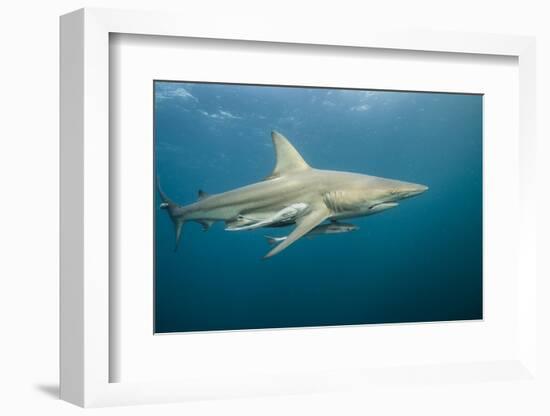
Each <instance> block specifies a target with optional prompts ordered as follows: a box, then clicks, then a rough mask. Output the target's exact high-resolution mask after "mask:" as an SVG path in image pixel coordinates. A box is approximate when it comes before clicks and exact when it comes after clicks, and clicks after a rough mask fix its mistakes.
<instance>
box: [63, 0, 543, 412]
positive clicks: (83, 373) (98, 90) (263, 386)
mask: <svg viewBox="0 0 550 416" xmlns="http://www.w3.org/2000/svg"><path fill="white" fill-rule="evenodd" d="M182 21H183V19H182V17H181V16H178V15H174V14H169V13H151V12H137V11H120V10H107V9H82V10H78V11H76V12H73V13H70V14H68V15H65V16H63V17H62V18H61V201H60V206H61V230H60V232H61V236H60V238H61V281H60V286H61V318H60V319H61V340H60V349H61V352H60V354H61V356H60V359H61V370H60V372H61V389H60V394H61V398H62V399H64V400H67V401H69V402H71V403H75V404H77V405H80V406H85V407H88V406H107V405H119V404H138V403H158V402H167V401H181V400H188V399H192V398H208V397H212V398H216V397H235V396H248V395H254V394H271V393H282V392H283V393H284V392H290V393H296V392H318V391H325V390H333V389H338V388H341V387H342V385H345V384H346V381H345V380H347V382H349V380H350V379H353V380H354V383H362V382H367V383H368V382H369V381H368V380H369V379H370V380H371V381H370V382H371V383H372V382H374V383H376V382H377V380H386V381H385V382H390V383H391V382H392V381H391V379H392V378H393V379H398V378H399V377H396V370H395V369H379V370H377V371H376V372H374V373H376V374H377V375H376V376H374V378H373V376H372V374H373V373H372V372H371V373H369V374H367V375H366V376H365V375H359V376H358V375H357V374H356V372H354V371H352V372H351V373H350V372H349V371H344V370H342V371H340V372H336V373H332V374H330V375H327V376H326V379H323V378H321V379H319V378H318V377H315V378H309V379H307V378H303V379H301V380H296V378H295V376H294V375H292V374H287V375H285V374H282V375H281V376H280V377H279V379H278V380H272V379H269V378H265V379H255V380H248V381H246V382H243V383H241V384H235V383H233V379H232V377H231V375H230V374H220V376H219V377H217V378H216V379H215V380H213V379H210V380H187V381H174V382H171V381H166V382H164V381H163V382H147V383H133V382H132V383H126V382H118V383H113V382H110V375H109V366H110V362H111V361H113V360H114V359H116V358H117V357H114V356H113V353H112V351H111V350H110V348H109V345H110V343H109V337H110V326H109V322H110V317H109V307H110V301H111V298H110V296H109V291H110V290H112V288H111V287H110V282H109V274H110V267H111V263H110V259H109V226H110V212H109V198H110V195H109V184H110V177H109V169H110V164H111V163H113V161H112V160H110V157H109V135H110V132H109V93H110V89H109V88H110V86H109V36H110V34H113V33H123V34H137V35H155V36H171V37H191V38H209V39H226V40H241V41H242V40H245V41H250V42H280V43H282V44H304V45H332V46H335V47H350V46H351V47H356V48H383V49H390V50H391V49H398V50H411V51H431V52H438V53H456V54H485V55H487V54H488V55H505V56H511V57H516V58H517V59H518V65H519V137H520V148H519V164H520V167H519V176H520V177H519V178H517V180H518V182H519V184H520V196H521V198H520V210H519V212H520V214H519V218H518V224H517V226H518V235H519V238H518V240H517V250H518V255H519V258H518V271H517V273H518V276H521V281H520V285H519V286H518V293H517V305H518V323H517V325H518V327H519V334H518V340H519V354H518V356H517V357H515V358H514V359H511V360H509V361H506V362H503V363H501V364H500V365H501V367H498V366H497V367H498V368H499V369H502V368H505V369H506V371H507V373H508V374H516V375H517V380H518V381H519V380H524V379H525V378H533V377H535V379H536V374H537V363H536V355H535V351H536V344H537V342H536V314H537V312H536V302H535V298H536V292H535V290H536V279H537V275H536V267H535V262H536V258H535V256H536V254H535V253H536V250H535V248H536V241H535V240H536V237H535V235H536V218H535V216H534V215H533V211H532V210H530V209H529V207H531V206H533V205H534V202H533V201H534V186H535V178H534V169H535V164H534V159H535V155H534V143H535V130H534V126H535V124H536V123H535V119H534V117H535V114H536V113H535V41H534V39H533V38H530V37H518V36H508V35H486V34H465V33H437V34H434V33H428V32H402V33H399V32H393V31H391V32H377V31H372V32H369V31H368V30H367V31H361V33H356V32H352V31H350V32H342V31H340V32H338V33H330V32H327V31H326V30H324V28H318V29H317V30H315V28H313V30H308V32H307V33H305V32H302V31H301V30H300V28H297V27H288V28H285V31H284V32H282V31H280V30H279V25H278V24H277V23H276V22H274V23H273V25H265V23H264V22H262V24H261V25H258V24H256V23H254V22H252V21H251V22H249V24H248V26H242V25H241V26H239V32H238V33H236V32H235V28H234V27H233V25H232V24H231V22H227V21H224V20H223V19H219V20H217V21H216V22H212V21H211V22H210V23H211V24H208V25H205V24H204V22H203V21H201V19H196V20H193V19H186V23H185V25H182V24H181V22H182ZM111 168H112V166H111ZM469 365H470V364H463V365H459V366H458V367H457V365H456V364H452V363H447V364H441V367H437V366H436V367H433V366H432V367H430V368H427V369H425V370H422V371H420V374H421V378H430V377H433V374H434V372H435V373H439V372H443V373H445V371H446V370H445V368H447V370H449V371H450V372H451V373H453V374H455V375H456V374H457V373H460V374H461V376H460V377H462V379H463V380H465V381H471V382H476V381H478V380H476V379H475V378H472V377H471V376H470V375H469V374H470V373H469V372H468V371H467V369H468V368H469V367H468V366H469ZM472 365H473V366H474V367H475V368H478V369H479V368H487V367H490V366H491V365H494V363H491V362H487V363H476V364H472ZM476 366H478V367H476ZM479 366H481V367H479ZM293 380H294V381H293ZM373 380H374V381H373ZM388 380H389V381H388Z"/></svg>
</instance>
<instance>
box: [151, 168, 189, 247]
mask: <svg viewBox="0 0 550 416" xmlns="http://www.w3.org/2000/svg"><path fill="white" fill-rule="evenodd" d="M157 190H158V192H159V194H160V199H161V200H162V203H161V204H160V208H162V209H165V210H166V211H168V214H169V215H170V219H171V220H172V223H173V224H174V230H175V231H176V245H175V247H174V251H176V250H177V249H178V245H179V242H180V240H181V230H182V227H183V223H184V222H185V221H184V220H183V219H182V218H181V216H180V215H177V214H178V212H177V211H178V209H179V208H180V207H179V205H178V204H176V203H174V202H173V201H172V200H171V199H170V198H168V196H167V195H166V194H165V193H164V191H163V190H162V188H161V187H160V181H159V179H158V178H157Z"/></svg>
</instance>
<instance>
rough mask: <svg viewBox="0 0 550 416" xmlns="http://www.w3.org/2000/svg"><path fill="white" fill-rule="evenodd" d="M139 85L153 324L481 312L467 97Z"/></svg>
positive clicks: (477, 170) (455, 316)
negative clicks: (148, 182) (147, 161)
mask: <svg viewBox="0 0 550 416" xmlns="http://www.w3.org/2000/svg"><path fill="white" fill-rule="evenodd" d="M153 88H154V94H155V110H154V111H155V114H154V115H155V117H154V120H155V126H154V128H155V154H156V177H157V178H158V182H159V183H158V185H157V186H158V187H159V193H158V194H157V204H156V205H157V207H158V209H157V210H156V215H155V218H156V220H155V244H156V256H155V333H169V332H186V331H207V330H229V329H259V328H277V327H303V326H308V327H311V326H323V325H351V324H367V323H395V322H401V323H402V322H420V321H445V320H470V319H482V318H483V316H482V280H483V279H482V271H483V270H482V148H483V146H482V143H483V140H482V110H483V105H482V100H483V97H482V95H480V94H457V93H453V94H445V93H427V92H403V91H372V90H360V89H358V90H352V89H333V88H308V87H298V86H293V87H285V86H265V85H238V84H222V83H200V82H193V83H188V82H172V81H155V82H154V85H153ZM270 127H275V128H277V129H278V130H281V131H284V132H285V134H288V137H289V138H287V137H286V136H285V135H283V134H282V133H280V132H279V131H275V130H274V131H271V130H270ZM287 131H288V133H286V132H287ZM290 137H292V140H291V139H290ZM443 137H444V138H445V139H444V140H442V138H443ZM331 138H332V139H331ZM297 149H300V150H297ZM306 160H307V161H306ZM271 165H274V168H273V169H272V171H271V172H270V169H271V168H272V166H271ZM327 167H333V168H335V169H339V170H328V169H324V168H327ZM367 167H370V168H367ZM365 170H367V171H368V172H369V173H373V172H374V173H377V174H378V176H372V175H367V174H362V173H359V172H362V171H365ZM433 172H438V173H439V174H438V175H437V177H434V175H433ZM390 178H391V179H390ZM396 178H399V179H396ZM405 179H406V180H407V181H405ZM254 180H255V181H254ZM247 181H248V184H247ZM197 182H200V184H201V185H200V186H197ZM417 182H418V183H417ZM161 183H162V184H161ZM426 184H429V188H431V192H429V193H426V191H427V190H428V185H426ZM203 188H204V189H203ZM197 189H199V190H198V192H197ZM211 191H214V192H213V193H211ZM174 194H175V195H181V196H179V197H178V198H176V197H175V196H173V195H174ZM413 197H414V199H415V200H412V199H413ZM409 199H411V201H409ZM177 200H180V201H185V200H187V201H189V202H188V203H187V204H185V205H183V204H180V203H177V202H175V201H177ZM195 200H196V201H195ZM458 201H460V202H458ZM162 210H164V211H166V214H165V213H162V212H161V211H162ZM405 210H408V211H409V212H408V213H407V212H403V211H405ZM400 211H401V215H400V214H399V212H400ZM382 213H384V215H376V216H375V217H372V219H371V217H370V216H371V215H374V214H382ZM367 217H368V218H367ZM458 218H468V221H466V222H464V221H457V219H458ZM192 223H195V224H196V225H195V227H193V225H194V224H192ZM217 223H222V224H221V227H219V226H218V224H217ZM203 231H208V232H209V235H203ZM182 235H183V236H182ZM321 236H323V237H322V238H320V237H321ZM180 240H183V241H180ZM298 242H299V244H296V247H294V246H293V247H290V246H291V244H293V243H298ZM180 246H181V248H180ZM174 247H176V248H178V249H177V250H174ZM287 248H288V250H287ZM291 248H292V250H291ZM283 251H284V252H283ZM279 253H280V255H278V254H279ZM275 255H277V258H273V259H272V257H274V256H275ZM260 258H263V259H264V260H267V259H269V261H261V260H259V259H260ZM212 259H215V261H211V260H212Z"/></svg>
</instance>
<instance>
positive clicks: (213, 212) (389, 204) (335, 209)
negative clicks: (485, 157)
mask: <svg viewBox="0 0 550 416" xmlns="http://www.w3.org/2000/svg"><path fill="white" fill-rule="evenodd" d="M271 137H272V139H273V145H274V148H275V156H276V163H275V168H274V169H273V172H272V173H271V175H269V176H268V177H267V178H265V179H264V180H263V181H261V182H256V183H253V184H251V185H248V186H243V187H241V188H237V189H234V190H231V191H227V192H223V193H220V194H215V195H206V194H205V193H204V192H202V191H199V200H198V201H197V202H195V203H192V204H189V205H184V206H182V205H178V204H176V203H174V202H173V201H172V200H170V198H168V196H167V195H166V194H165V193H164V192H163V191H162V190H161V189H160V186H159V193H160V195H161V199H162V201H163V202H162V204H161V208H164V209H166V210H167V211H168V214H169V215H170V218H171V219H172V222H173V223H174V227H175V230H176V249H177V246H178V243H179V241H180V238H181V230H182V226H183V224H184V223H186V222H189V221H196V222H199V223H201V224H202V225H203V227H204V229H205V230H208V228H209V227H210V226H211V225H212V223H214V222H216V221H225V223H226V225H227V224H232V223H234V222H236V221H238V219H239V218H243V217H251V218H258V219H266V218H270V217H274V216H275V215H276V214H277V213H279V212H280V211H281V210H283V209H285V208H286V207H289V206H290V205H292V204H306V205H307V208H306V209H305V210H304V211H302V212H300V214H299V216H298V217H296V218H294V219H293V223H295V224H296V227H295V228H294V230H293V231H292V232H291V233H290V234H289V235H288V237H287V238H286V239H285V240H284V241H282V242H281V243H280V244H279V245H277V246H275V247H274V248H273V249H272V250H271V251H269V252H268V253H267V254H266V255H265V257H264V258H269V257H272V256H274V255H275V254H277V253H280V252H281V251H283V250H284V249H285V248H287V247H288V246H290V245H291V244H292V243H294V242H295V241H296V240H298V239H299V238H300V237H302V236H304V235H305V234H307V233H308V232H309V231H311V230H312V229H314V228H315V227H316V226H318V225H320V224H321V223H323V222H324V221H326V220H340V219H346V218H355V217H362V216H366V215H371V214H374V213H377V212H380V211H383V210H387V209H389V208H393V207H395V206H397V201H400V200H402V199H405V198H409V197H412V196H415V195H419V194H421V193H423V192H425V191H426V190H427V189H428V187H427V186H425V185H420V184H415V183H409V182H402V181H398V180H393V179H386V178H380V177H376V176H369V175H363V174H359V173H351V172H339V171H330V170H320V169H314V168H312V167H310V166H309V165H308V164H307V163H306V162H305V161H304V159H303V158H302V156H301V155H300V154H299V153H298V151H297V150H296V149H295V148H294V147H293V146H292V145H291V144H290V142H289V141H288V140H287V139H286V138H285V137H284V136H283V135H282V134H280V133H277V132H275V131H274V132H272V134H271Z"/></svg>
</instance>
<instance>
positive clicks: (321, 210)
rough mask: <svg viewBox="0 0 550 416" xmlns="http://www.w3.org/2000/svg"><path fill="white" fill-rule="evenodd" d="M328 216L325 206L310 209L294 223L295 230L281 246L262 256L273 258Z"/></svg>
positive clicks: (328, 212)
mask: <svg viewBox="0 0 550 416" xmlns="http://www.w3.org/2000/svg"><path fill="white" fill-rule="evenodd" d="M329 215H330V211H329V209H328V208H327V207H326V206H325V205H321V204H319V205H317V206H314V207H312V210H311V211H310V212H309V213H307V214H305V215H304V216H303V217H300V218H299V219H298V220H297V221H296V224H297V225H296V228H295V229H294V231H292V232H291V233H290V234H289V235H288V237H287V238H286V239H285V241H283V242H282V243H281V244H279V245H278V246H276V247H275V248H273V249H272V250H271V251H270V252H269V253H267V254H266V255H265V256H264V259H267V258H269V257H273V256H274V255H275V254H277V253H280V252H281V251H283V250H284V249H285V248H287V247H288V246H289V245H291V244H292V243H294V242H295V241H296V240H298V239H299V238H300V237H302V236H304V235H305V234H307V233H308V232H310V231H311V230H312V229H313V228H315V227H316V226H318V225H319V224H321V223H322V222H323V221H324V220H326V219H327V217H328V216H329Z"/></svg>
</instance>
